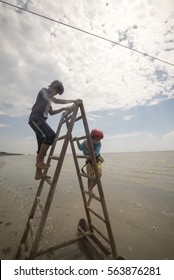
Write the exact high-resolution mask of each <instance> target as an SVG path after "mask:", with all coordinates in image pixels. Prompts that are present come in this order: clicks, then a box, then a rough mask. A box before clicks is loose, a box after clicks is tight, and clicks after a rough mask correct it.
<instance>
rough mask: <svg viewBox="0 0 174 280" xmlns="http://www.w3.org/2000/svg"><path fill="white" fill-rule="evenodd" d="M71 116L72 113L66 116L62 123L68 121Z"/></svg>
mask: <svg viewBox="0 0 174 280" xmlns="http://www.w3.org/2000/svg"><path fill="white" fill-rule="evenodd" d="M71 118H72V114H71V115H69V116H68V117H66V119H64V120H63V121H62V122H61V124H63V123H65V122H67V121H68V120H70V119H71Z"/></svg>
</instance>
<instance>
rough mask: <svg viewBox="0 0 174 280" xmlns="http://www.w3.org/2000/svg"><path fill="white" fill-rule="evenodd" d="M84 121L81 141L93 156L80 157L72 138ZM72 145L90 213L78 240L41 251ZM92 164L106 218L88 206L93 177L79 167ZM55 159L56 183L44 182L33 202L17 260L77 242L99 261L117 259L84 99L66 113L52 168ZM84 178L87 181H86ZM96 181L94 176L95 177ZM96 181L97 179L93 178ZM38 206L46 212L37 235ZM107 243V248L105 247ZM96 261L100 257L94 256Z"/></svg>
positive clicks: (88, 212)
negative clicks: (44, 195)
mask: <svg viewBox="0 0 174 280" xmlns="http://www.w3.org/2000/svg"><path fill="white" fill-rule="evenodd" d="M80 120H81V121H82V123H83V127H84V131H85V136H82V137H78V139H79V140H83V139H87V141H88V146H89V154H90V155H89V156H83V155H78V154H77V153H76V148H75V141H76V138H75V137H74V138H73V137H72V131H73V127H74V124H75V123H76V122H78V121H80ZM64 125H65V128H66V133H65V134H64V135H62V136H61V131H62V126H64ZM60 140H63V145H62V149H61V152H60V155H59V157H57V156H54V150H55V147H56V144H57V142H58V141H60ZM69 143H70V145H71V149H72V155H73V158H74V163H75V168H76V171H77V176H78V181H79V185H80V190H81V195H82V199H83V203H84V208H85V212H86V218H87V221H86V219H84V218H82V219H80V221H79V224H78V227H77V238H75V239H71V240H69V241H66V242H63V243H61V244H58V245H56V246H54V247H50V248H48V249H46V250H40V251H39V243H40V239H41V235H42V232H43V229H44V226H45V222H46V219H47V216H48V213H49V209H50V206H51V203H52V199H53V196H54V193H55V190H56V186H57V183H58V180H59V176H60V173H61V168H62V164H63V161H64V157H65V154H66V151H67V147H68V144H69ZM89 157H90V159H91V161H92V164H93V168H94V172H95V180H96V181H97V186H96V187H98V193H99V196H98V197H97V196H93V199H95V200H97V201H98V202H99V203H100V204H101V209H102V212H103V215H100V214H98V213H96V212H95V210H93V209H92V208H91V207H88V206H87V197H88V196H89V192H88V191H86V190H85V186H84V182H83V180H84V178H86V179H88V178H91V177H89V176H88V175H87V174H83V173H82V172H81V169H80V167H79V159H80V158H84V159H86V158H89ZM52 160H56V161H57V165H56V169H55V172H54V176H53V178H52V180H50V179H41V180H40V184H39V187H38V190H37V193H36V196H35V199H34V202H33V206H32V208H31V212H30V214H29V217H28V220H27V223H26V227H25V230H24V233H23V236H22V238H21V241H20V245H19V248H18V251H17V254H16V257H15V259H35V258H39V256H41V255H43V254H45V253H47V252H50V251H54V250H58V249H60V248H63V247H65V246H68V245H70V244H73V243H76V242H78V241H80V240H81V241H82V242H84V243H85V244H86V245H87V246H89V248H93V249H94V251H95V252H97V256H98V257H97V258H98V259H117V258H118V255H117V250H116V246H115V241H114V237H113V233H112V229H111V224H110V220H109V216H108V211H107V207H106V202H105V198H104V193H103V189H102V184H101V180H100V175H99V172H98V168H97V163H96V157H95V153H94V150H93V145H92V142H91V137H90V132H89V128H88V123H87V118H86V114H85V110H84V106H83V102H82V101H81V100H77V101H76V102H75V103H74V104H73V105H72V106H71V107H68V108H67V109H66V110H65V111H64V112H63V113H62V116H61V118H60V122H59V125H58V128H57V132H56V139H55V141H54V143H53V145H52V147H51V149H50V153H49V156H48V160H47V164H48V165H50V162H51V161H52ZM44 173H45V174H47V170H45V171H44ZM82 178H83V180H82ZM92 178H93V177H92ZM93 180H94V178H93ZM44 184H49V185H50V188H49V191H48V196H47V199H46V202H45V205H43V203H42V202H41V193H42V190H43V186H44ZM37 207H39V208H40V211H41V213H42V215H41V218H40V222H39V225H38V228H37V231H36V232H34V227H33V219H34V216H35V213H36V209H37ZM93 216H94V217H95V219H96V218H97V219H99V220H100V221H101V222H102V223H103V224H104V226H105V227H106V228H105V229H106V232H107V236H105V235H104V234H103V233H102V232H101V231H100V230H99V229H97V228H96V226H95V225H94V222H93ZM29 235H30V237H31V238H30V239H31V240H32V242H31V240H30V243H31V244H30V247H29V248H28V245H27V244H28V237H29ZM105 244H106V245H105ZM94 258H96V257H94Z"/></svg>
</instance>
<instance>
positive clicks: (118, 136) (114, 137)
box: [105, 132, 146, 140]
mask: <svg viewBox="0 0 174 280" xmlns="http://www.w3.org/2000/svg"><path fill="white" fill-rule="evenodd" d="M143 135H146V133H145V132H131V133H123V134H116V135H111V136H106V137H105V138H106V139H107V140H117V139H126V138H135V137H140V136H143Z"/></svg>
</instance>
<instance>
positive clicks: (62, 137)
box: [55, 135, 66, 141]
mask: <svg viewBox="0 0 174 280" xmlns="http://www.w3.org/2000/svg"><path fill="white" fill-rule="evenodd" d="M65 137H66V135H62V136H60V137H58V138H56V139H55V141H59V140H63V139H65Z"/></svg>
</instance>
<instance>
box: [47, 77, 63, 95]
mask: <svg viewBox="0 0 174 280" xmlns="http://www.w3.org/2000/svg"><path fill="white" fill-rule="evenodd" d="M49 87H51V89H53V90H54V91H55V92H56V94H59V95H62V94H63V92H64V87H63V84H62V83H61V82H59V81H58V80H55V81H53V82H52V83H51V84H50V86H49Z"/></svg>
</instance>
